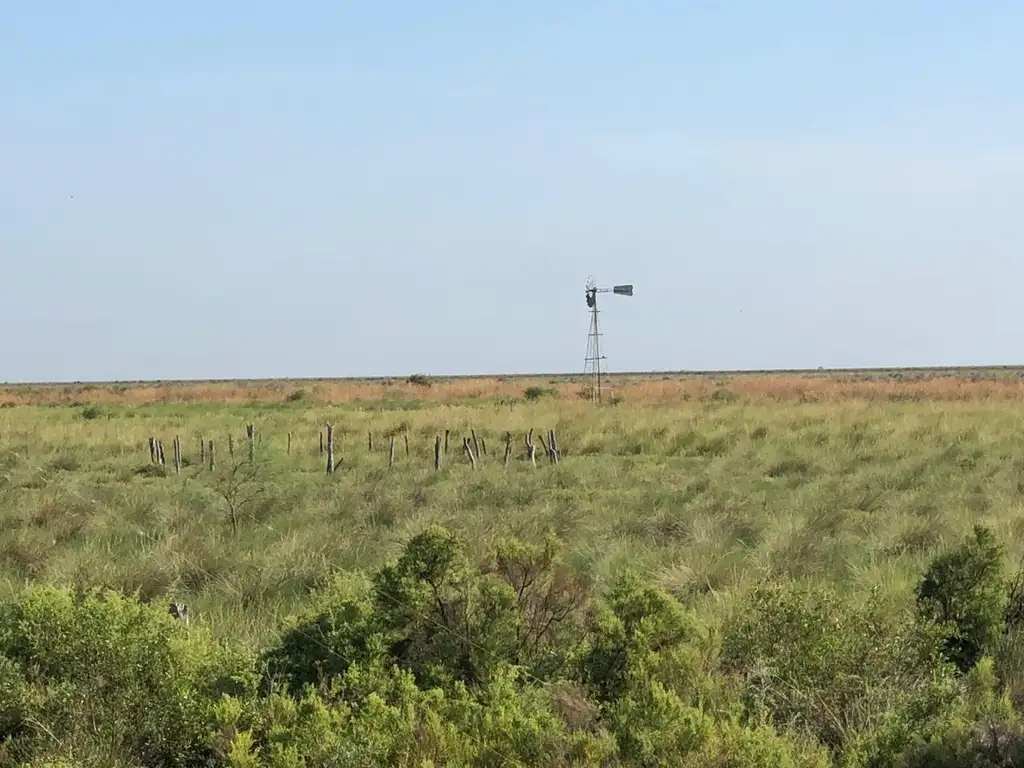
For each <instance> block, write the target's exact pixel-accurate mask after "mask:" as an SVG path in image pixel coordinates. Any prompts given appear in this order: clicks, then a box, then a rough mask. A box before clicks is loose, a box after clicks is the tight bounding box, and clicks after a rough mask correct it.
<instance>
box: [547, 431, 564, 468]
mask: <svg viewBox="0 0 1024 768" xmlns="http://www.w3.org/2000/svg"><path fill="white" fill-rule="evenodd" d="M548 443H550V444H551V460H552V461H553V462H554V463H555V464H557V463H558V460H559V459H560V458H562V452H561V451H560V450H558V440H556V439H555V430H553V429H552V430H550V431H549V432H548Z"/></svg>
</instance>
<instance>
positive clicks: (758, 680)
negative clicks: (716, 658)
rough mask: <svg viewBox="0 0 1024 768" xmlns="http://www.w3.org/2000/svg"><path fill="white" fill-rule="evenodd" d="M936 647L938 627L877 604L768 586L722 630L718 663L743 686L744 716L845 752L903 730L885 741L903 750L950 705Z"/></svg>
mask: <svg viewBox="0 0 1024 768" xmlns="http://www.w3.org/2000/svg"><path fill="white" fill-rule="evenodd" d="M941 647H942V646H941V635H940V633H938V632H937V631H936V630H935V628H934V627H931V626H926V625H921V624H919V623H917V622H915V621H914V620H913V617H911V616H908V615H905V614H904V613H902V612H898V611H891V610H885V607H884V606H882V605H881V604H880V602H879V601H878V600H877V598H873V599H872V600H869V601H868V602H867V603H866V604H864V605H858V604H853V603H850V602H846V601H844V600H842V599H841V598H840V597H839V596H838V595H836V594H835V592H834V591H832V590H831V589H828V588H822V587H815V588H813V589H812V588H808V587H802V586H769V587H761V588H758V589H756V590H754V592H753V593H752V594H751V595H750V597H749V598H748V599H747V600H746V601H745V602H744V604H743V605H741V606H740V608H739V610H738V611H737V612H736V615H735V616H734V617H733V618H731V619H730V620H729V621H728V622H727V623H726V626H725V636H724V640H723V648H722V666H723V669H724V670H725V671H726V672H729V673H733V674H738V675H739V676H740V678H741V680H742V681H743V683H744V685H745V688H746V694H745V704H746V709H747V712H748V714H749V716H750V717H752V718H753V719H755V720H758V719H759V718H760V717H761V715H762V714H764V715H766V716H767V717H768V718H769V719H770V720H771V722H772V723H773V724H775V726H776V727H780V728H781V727H788V726H790V725H795V726H796V727H798V728H801V729H806V730H807V731H808V732H810V733H811V734H813V735H814V736H815V737H816V738H817V739H818V741H819V742H821V743H822V744H823V745H825V746H827V747H828V748H830V749H831V750H832V751H834V752H835V753H837V754H840V755H842V754H843V753H844V752H846V751H848V750H849V749H851V748H852V746H851V745H856V744H859V743H860V741H861V740H863V738H864V737H865V734H869V733H873V732H874V731H875V730H876V729H882V728H883V726H886V724H889V725H890V726H891V728H896V726H895V725H894V724H896V723H899V724H900V727H899V738H897V737H896V736H893V737H892V739H891V740H892V742H893V743H894V744H896V747H901V746H902V744H903V742H902V741H900V739H904V740H906V739H909V738H911V735H912V734H914V733H916V732H917V731H919V730H920V729H921V728H923V727H924V726H925V725H926V724H927V723H929V722H931V721H933V720H934V719H935V718H936V717H938V716H939V714H941V712H942V711H943V707H944V706H946V705H947V704H948V703H949V702H952V701H955V694H956V692H957V688H956V685H955V681H954V679H953V677H952V671H953V670H952V668H950V667H949V666H947V665H946V664H945V663H944V662H943V661H942V660H941V656H940V654H939V651H940V650H941ZM896 747H893V748H894V749H895V748H896ZM858 748H859V747H858Z"/></svg>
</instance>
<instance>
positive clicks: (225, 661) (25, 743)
mask: <svg viewBox="0 0 1024 768" xmlns="http://www.w3.org/2000/svg"><path fill="white" fill-rule="evenodd" d="M254 682H255V679H254V677H253V672H252V668H251V665H250V663H249V662H248V661H247V660H246V659H245V657H244V656H241V655H238V654H235V653H233V652H231V651H229V650H227V649H225V648H223V647H221V646H218V645H216V644H215V643H213V642H212V641H211V640H210V639H209V638H208V637H206V636H204V635H203V634H202V633H201V632H198V631H195V630H192V631H188V630H186V629H185V628H184V627H183V626H182V625H181V624H180V622H177V621H176V620H175V619H173V618H172V617H171V616H170V614H168V613H167V612H166V611H160V610H157V609H155V608H152V607H149V606H145V605H142V604H140V603H139V602H138V601H136V600H133V599H128V598H123V597H120V596H117V595H116V594H113V593H90V594H87V595H84V596H81V597H76V596H75V595H74V594H73V593H72V592H71V591H70V590H61V589H55V588H49V587H35V588H31V589H29V590H27V591H26V592H25V593H24V594H23V595H22V596H21V597H19V598H18V599H16V600H13V601H11V602H7V603H4V604H2V605H0V742H2V748H0V750H2V751H0V763H2V764H9V762H10V761H25V762H31V763H32V764H38V762H39V761H41V760H43V759H45V758H58V757H66V758H70V757H71V756H75V757H76V758H78V759H84V758H86V757H88V760H89V762H90V764H106V765H119V764H125V765H164V766H185V765H198V764H201V763H202V762H203V761H204V760H207V759H208V758H209V757H210V751H209V747H208V740H209V739H208V735H209V729H210V727H211V725H212V723H213V722H214V721H213V714H214V704H215V702H216V700H217V698H218V697H219V696H220V695H221V694H222V693H237V694H244V693H245V692H246V691H247V690H250V689H251V688H252V686H253V684H254ZM2 737H6V738H2ZM54 750H57V753H56V754H55V753H54Z"/></svg>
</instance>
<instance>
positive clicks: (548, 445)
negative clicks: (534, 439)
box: [540, 432, 554, 461]
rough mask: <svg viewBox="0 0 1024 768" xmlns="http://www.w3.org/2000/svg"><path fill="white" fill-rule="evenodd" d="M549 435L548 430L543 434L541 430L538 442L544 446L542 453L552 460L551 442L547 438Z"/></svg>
mask: <svg viewBox="0 0 1024 768" xmlns="http://www.w3.org/2000/svg"><path fill="white" fill-rule="evenodd" d="M550 436H551V433H550V432H548V434H544V433H543V432H541V435H540V442H541V445H543V446H544V455H545V456H547V457H548V458H549V459H551V460H552V461H554V458H553V457H552V456H551V443H550V442H549V440H548V438H549V437H550Z"/></svg>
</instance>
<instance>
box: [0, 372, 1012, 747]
mask: <svg viewBox="0 0 1024 768" xmlns="http://www.w3.org/2000/svg"><path fill="white" fill-rule="evenodd" d="M608 386H609V389H608V392H607V393H606V404H605V405H603V406H601V407H595V406H594V405H593V404H591V403H590V402H588V401H587V400H586V399H584V398H582V397H581V396H580V388H581V382H580V381H579V380H574V379H573V378H572V377H566V376H540V377H537V376H534V377H531V376H520V377H500V378H499V377H453V378H447V379H424V378H419V377H412V378H411V379H409V380H406V379H402V378H395V379H388V380H384V379H375V380H306V381H288V380H274V381H254V382H242V381H238V382H223V381H222V382H150V383H147V382H131V383H109V384H104V383H95V384H88V383H78V384H35V385H29V384H22V385H5V386H3V387H0V601H3V600H5V599H12V598H15V597H17V595H19V594H20V593H22V592H23V590H25V588H26V585H30V584H52V585H60V586H70V587H73V588H75V589H76V590H80V591H85V590H88V589H90V588H95V587H106V588H111V589H114V590H117V591H119V592H121V593H124V594H129V595H137V596H138V597H139V599H141V600H142V601H144V602H151V603H155V604H157V605H159V606H160V607H161V608H162V609H163V608H164V607H165V606H166V605H167V604H168V603H169V602H171V601H176V602H181V603H185V604H186V605H187V606H188V609H189V614H190V618H191V622H192V624H193V625H194V626H199V627H204V628H206V629H208V630H209V631H210V632H211V633H212V634H213V635H214V636H215V637H217V638H221V639H224V640H228V641H230V642H232V643H239V644H241V645H243V646H245V647H247V648H250V649H253V650H254V651H256V650H259V649H261V648H265V647H267V646H269V645H271V644H273V643H274V642H275V641H277V639H278V638H279V636H280V634H281V632H282V628H283V627H284V626H285V625H286V623H287V620H288V617H290V616H294V615H295V614H297V613H299V612H301V611H303V610H304V609H306V608H308V607H309V605H310V604H311V601H312V600H313V599H314V597H315V596H316V595H317V594H318V593H319V592H320V591H321V590H323V589H325V588H326V587H327V586H328V585H329V584H330V583H331V582H332V579H334V578H335V577H336V576H337V574H339V573H341V572H345V571H350V570H353V569H361V570H364V571H367V572H369V571H373V570H374V569H378V568H380V567H381V566H383V565H384V564H386V563H388V562H391V561H393V559H394V558H395V557H396V556H398V555H399V554H400V553H401V552H402V550H403V548H404V547H405V546H406V544H407V543H408V542H409V541H410V540H411V539H412V538H413V537H414V536H416V535H417V534H419V533H421V532H422V531H424V530H426V529H427V528H428V527H429V526H430V525H431V524H433V523H438V524H440V525H442V526H444V527H445V528H447V529H448V530H450V531H452V532H454V533H456V534H457V535H458V536H459V537H460V539H461V540H462V541H463V542H465V543H466V545H467V546H468V548H469V550H470V554H471V556H472V557H475V558H480V559H481V560H482V559H484V558H486V556H487V553H488V552H489V551H490V550H491V548H492V547H493V546H494V544H495V542H497V541H499V540H500V539H502V538H505V537H510V536H511V537H516V538H518V539H521V540H525V541H529V542H540V541H542V540H543V538H544V536H545V535H546V534H547V533H548V532H554V533H555V534H557V536H558V537H559V538H560V539H561V540H562V541H563V542H565V545H566V557H567V560H568V564H569V566H570V567H571V568H572V569H573V570H574V571H575V572H577V573H580V574H583V575H585V576H586V577H587V578H588V579H589V580H591V581H592V582H593V584H594V585H595V591H596V592H597V593H600V592H601V591H602V590H603V589H605V588H607V587H608V585H610V584H612V583H613V581H614V579H615V577H616V575H617V574H619V573H621V572H622V571H623V570H624V569H633V570H635V571H637V572H638V573H640V574H642V575H643V577H644V578H645V579H647V580H648V581H649V582H651V583H653V584H655V585H657V586H659V587H663V588H664V589H665V590H667V591H668V592H669V593H670V594H671V595H673V596H675V597H676V598H678V599H679V601H680V603H681V604H682V605H685V606H686V610H687V612H688V613H689V615H691V616H692V617H694V618H695V619H696V620H697V621H698V622H699V623H700V625H701V626H702V627H704V628H705V629H706V630H707V631H708V632H710V633H712V634H713V633H714V632H715V631H716V628H719V627H721V626H722V625H723V622H725V621H726V619H727V618H728V617H729V616H730V615H732V614H734V613H735V611H736V609H737V608H738V607H739V606H740V605H741V604H742V601H743V599H744V598H745V596H746V595H748V594H749V593H750V592H751V590H752V589H753V588H754V587H756V586H757V585H760V584H766V583H771V584H779V583H794V584H806V585H812V586H815V587H819V586H830V587H834V588H835V589H836V590H837V591H838V592H839V593H840V594H841V595H844V596H848V597H849V599H851V600H859V599H860V597H862V596H865V595H868V594H870V593H875V594H880V595H882V596H883V599H885V600H887V601H889V602H890V603H892V604H893V605H895V606H904V607H906V608H908V609H909V608H911V607H912V604H913V601H914V594H915V588H916V586H917V585H918V583H919V582H920V580H921V577H922V573H923V572H924V571H925V569H926V568H927V567H928V564H929V562H931V561H932V560H933V559H934V558H935V557H936V556H937V555H938V554H939V553H941V552H943V551H946V550H948V548H949V547H951V546H954V545H955V544H957V543H958V542H961V541H963V540H964V537H965V536H968V535H969V534H970V532H971V530H972V527H973V526H974V525H975V524H976V523H983V524H984V525H986V526H988V527H989V529H991V530H992V531H993V532H994V533H995V535H996V538H997V540H998V541H999V542H1000V544H1001V545H1002V546H1003V547H1004V551H1005V557H1006V566H1007V568H1008V569H1014V568H1016V565H1017V562H1018V561H1019V560H1020V558H1021V557H1022V555H1024V373H1022V372H1021V371H1020V370H1018V369H978V370H973V371H962V370H953V369H949V370H945V369H935V370H917V371H884V372H880V371H852V372H831V371H814V372H808V373H799V372H774V373H749V374H742V375H740V374H728V373H715V374H709V375H702V376H700V375H690V374H647V375H642V374H628V375H619V376H613V377H610V378H609V379H608ZM249 423H251V424H253V425H254V426H255V428H256V432H257V439H256V441H255V442H256V445H255V455H256V460H255V462H254V465H253V466H252V467H250V471H249V472H247V473H244V474H240V473H239V472H238V468H239V467H242V466H248V464H247V455H248V445H247V442H246V437H245V426H246V424H249ZM327 423H331V424H332V425H333V429H334V441H335V447H334V453H335V459H336V461H337V468H336V471H335V472H334V473H333V474H331V475H328V474H327V473H326V472H325V459H324V456H323V455H322V453H321V449H320V436H321V434H322V431H323V428H324V425H325V424H327ZM531 429H533V430H535V434H536V435H537V437H536V438H535V441H536V442H537V445H538V451H537V461H536V466H534V465H532V464H531V463H530V462H529V461H527V460H526V450H525V445H524V437H525V435H526V434H527V432H528V431H529V430H531ZM549 429H552V430H554V431H555V433H556V435H557V439H558V444H559V448H560V451H561V457H560V460H559V461H558V462H557V463H553V462H551V461H549V460H548V458H547V457H546V456H545V454H544V450H543V448H542V447H541V445H540V435H541V434H542V433H546V431H547V430H549ZM446 430H448V431H449V433H450V449H449V451H448V453H447V454H446V456H445V457H444V461H443V466H442V468H441V470H440V471H437V470H435V467H434V445H435V439H436V438H437V437H438V436H442V435H444V433H445V431H446ZM471 431H475V433H476V435H477V437H478V438H480V439H481V440H482V441H483V442H484V445H485V447H486V453H484V452H483V451H481V456H480V457H479V466H478V467H477V468H476V469H474V468H473V467H472V466H471V465H470V462H469V460H468V458H467V457H466V456H465V455H464V453H463V451H462V438H463V437H466V436H469V435H470V434H471ZM506 432H510V433H511V434H512V435H513V437H514V441H513V448H514V451H513V455H512V459H511V461H510V462H509V464H508V465H507V466H505V464H504V462H503V449H504V439H505V434H506ZM229 436H230V439H231V441H232V443H233V445H234V454H233V455H231V454H229V450H228V445H229V442H228V441H229ZM392 437H394V438H395V446H396V450H395V456H394V465H393V466H389V462H390V459H389V452H390V446H391V438H392ZM150 438H157V439H159V440H161V441H162V442H163V445H164V448H165V456H166V463H165V464H164V465H162V466H161V465H155V464H154V463H153V462H152V461H151V459H150V452H149V446H148V443H149V439H150ZM175 438H179V439H180V441H181V445H182V454H183V462H182V468H181V472H180V475H179V474H176V473H175V471H174V468H173V466H172V465H173V459H172V453H171V451H172V442H173V440H174V439H175ZM406 439H407V440H408V452H406V447H405V445H406ZM371 440H372V446H371ZM209 441H213V443H214V445H215V449H216V454H215V455H216V468H215V469H214V470H211V469H210V468H209V465H208V456H207V455H205V454H207V453H208V451H207V450H206V449H205V448H204V450H203V454H204V455H203V456H201V453H200V444H201V443H203V444H208V442H209ZM289 444H290V449H289ZM1021 682H1022V684H1024V677H1022V678H1021ZM1022 691H1024V689H1022ZM780 727H781V726H780ZM12 764H13V763H12ZM123 764H125V765H128V763H123ZM218 764H219V763H218ZM225 764H226V763H225ZM231 764H232V765H234V764H235V763H231ZM238 764H239V765H243V764H245V765H248V764H249V763H238ZM253 764H256V763H253ZM260 764H263V763H260ZM267 764H268V765H270V764H274V765H276V763H267ZM283 764H284V763H282V765H283ZM311 764H312V763H311ZM316 764H320V763H316ZM323 764H325V765H326V764H328V763H323ZM410 764H411V763H410ZM616 764H618V763H616ZM622 764H634V763H622ZM635 764H638V765H639V764H644V763H642V762H639V763H635ZM680 764H682V763H680ZM687 764H689V763H687ZM737 764H739V763H737ZM743 764H747V763H743ZM750 764H753V763H750ZM758 764H760V763H758ZM800 764H805V763H800ZM806 764H808V765H810V764H811V763H806ZM836 764H837V765H838V764H840V763H836ZM849 764H850V765H853V764H854V763H849ZM857 764H858V765H859V764H860V763H857ZM864 764H865V765H867V764H869V763H864Z"/></svg>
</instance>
